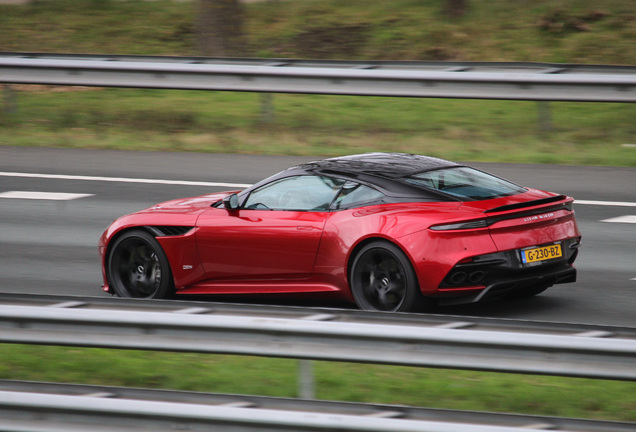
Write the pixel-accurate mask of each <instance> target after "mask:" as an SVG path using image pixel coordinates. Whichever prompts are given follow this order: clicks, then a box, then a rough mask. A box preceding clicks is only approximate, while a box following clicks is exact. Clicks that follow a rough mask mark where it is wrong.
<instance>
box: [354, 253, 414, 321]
mask: <svg viewBox="0 0 636 432" xmlns="http://www.w3.org/2000/svg"><path fill="white" fill-rule="evenodd" d="M350 284H351V291H352V293H353V297H354V299H355V301H356V304H357V305H358V307H360V309H364V310H371V311H384V312H413V311H417V310H421V309H422V308H423V307H424V305H425V299H424V296H423V295H422V293H421V291H420V288H419V284H418V282H417V276H416V275H415V271H414V270H413V266H412V265H411V263H410V261H409V259H408V258H407V257H406V255H405V254H404V252H402V250H401V249H400V248H398V247H397V246H395V245H394V244H392V243H388V242H385V241H374V242H371V243H369V244H367V245H366V246H364V247H363V248H362V249H361V250H360V251H359V252H358V254H357V255H356V257H355V258H354V260H353V263H352V265H351V273H350Z"/></svg>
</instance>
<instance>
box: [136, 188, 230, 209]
mask: <svg viewBox="0 0 636 432" xmlns="http://www.w3.org/2000/svg"><path fill="white" fill-rule="evenodd" d="M232 193H233V192H219V193H214V194H209V195H201V196H198V197H192V198H179V199H175V200H170V201H166V202H162V203H159V204H155V205H153V206H152V207H150V208H147V209H145V210H142V211H141V212H140V213H198V212H200V211H201V210H205V209H208V208H210V206H211V205H212V204H214V203H215V202H218V201H220V200H222V199H223V198H225V197H226V196H228V195H230V194H232Z"/></svg>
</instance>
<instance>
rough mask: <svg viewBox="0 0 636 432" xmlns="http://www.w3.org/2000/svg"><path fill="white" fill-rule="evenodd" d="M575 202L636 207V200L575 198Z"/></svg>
mask: <svg viewBox="0 0 636 432" xmlns="http://www.w3.org/2000/svg"><path fill="white" fill-rule="evenodd" d="M574 204H584V205H598V206H615V207H636V202H624V201H587V200H574Z"/></svg>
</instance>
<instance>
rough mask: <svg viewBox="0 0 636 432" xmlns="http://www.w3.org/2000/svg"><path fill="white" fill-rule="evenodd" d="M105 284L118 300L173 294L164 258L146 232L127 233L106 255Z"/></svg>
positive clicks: (168, 270) (161, 250)
mask: <svg viewBox="0 0 636 432" xmlns="http://www.w3.org/2000/svg"><path fill="white" fill-rule="evenodd" d="M107 268H108V281H109V283H110V287H111V288H112V289H113V290H114V291H115V293H116V294H117V295H118V296H119V297H134V298H146V299H156V298H166V297H169V296H170V295H171V294H173V293H174V282H173V280H172V272H171V271H170V264H169V263H168V258H167V257H166V254H165V253H164V251H163V249H162V247H161V245H160V244H159V242H158V241H157V240H156V239H155V238H154V237H153V236H152V235H151V234H149V233H148V232H146V231H141V230H134V231H128V232H126V233H124V234H123V235H122V236H121V237H119V238H118V239H117V240H116V241H115V244H114V245H113V247H112V248H111V250H110V253H109V255H108V267H107Z"/></svg>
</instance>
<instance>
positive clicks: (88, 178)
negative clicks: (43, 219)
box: [0, 172, 251, 188]
mask: <svg viewBox="0 0 636 432" xmlns="http://www.w3.org/2000/svg"><path fill="white" fill-rule="evenodd" d="M0 176H3V177H23V178H41V179H55V180H86V181H102V182H120V183H147V184H165V185H182V186H210V187H228V188H246V187H249V186H251V184H245V183H222V182H198V181H185V180H158V179H141V178H127V177H93V176H76V175H63V174H38V173H19V172H0Z"/></svg>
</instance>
